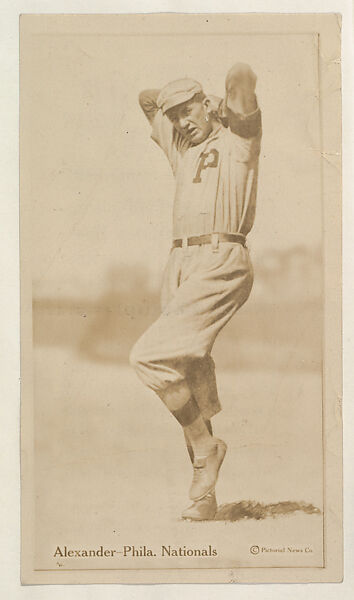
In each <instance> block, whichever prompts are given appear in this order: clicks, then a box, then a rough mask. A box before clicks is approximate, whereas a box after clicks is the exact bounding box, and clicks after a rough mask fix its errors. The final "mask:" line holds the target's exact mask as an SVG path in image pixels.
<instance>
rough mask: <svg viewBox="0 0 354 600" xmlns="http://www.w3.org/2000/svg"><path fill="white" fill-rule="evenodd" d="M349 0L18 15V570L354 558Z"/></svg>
mask: <svg viewBox="0 0 354 600" xmlns="http://www.w3.org/2000/svg"><path fill="white" fill-rule="evenodd" d="M340 34H341V20H340V15H336V14H317V15H314V14H308V15H296V14H293V15H287V14H283V15H273V14H268V15H265V14H263V15H262V14H247V15H243V14H238V15H235V14H224V15H211V14H204V15H202V14H201V15H186V14H150V15H138V14H137V15H99V14H97V15H39V14H38V15H30V14H29V15H22V16H21V19H20V182H21V193H20V242H21V381H22V393H21V437H22V443H21V456H22V460H21V483H22V485H21V487H22V491H21V494H22V559H21V562H22V567H21V569H22V582H23V583H56V584H58V583H115V582H117V583H184V582H185V583H187V582H193V583H197V582H198V583H237V582H240V583H265V582H277V583H281V582H315V581H328V582H335V581H341V579H342V515H341V494H342V476H341V412H340V408H341V406H340V400H338V398H340V396H341V325H340V319H341V314H340V303H341V277H340V264H341V180H340V169H341V113H340V110H341V90H340V86H341V66H340Z"/></svg>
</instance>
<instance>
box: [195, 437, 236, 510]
mask: <svg viewBox="0 0 354 600" xmlns="http://www.w3.org/2000/svg"><path fill="white" fill-rule="evenodd" d="M215 441H216V446H215V448H213V450H212V451H211V452H210V454H208V456H205V457H204V456H203V457H201V458H196V459H195V461H194V464H193V471H194V474H193V481H192V485H191V487H190V490H189V497H190V499H191V500H194V501H196V500H200V499H201V498H204V496H206V495H207V494H209V492H212V491H213V490H214V488H215V484H216V481H217V478H218V473H219V469H220V467H221V464H222V461H223V460H224V456H225V453H226V449H227V446H226V444H225V442H223V441H222V440H215Z"/></svg>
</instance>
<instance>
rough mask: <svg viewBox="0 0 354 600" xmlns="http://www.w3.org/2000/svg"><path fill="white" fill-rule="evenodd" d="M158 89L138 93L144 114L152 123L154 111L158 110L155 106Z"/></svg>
mask: <svg viewBox="0 0 354 600" xmlns="http://www.w3.org/2000/svg"><path fill="white" fill-rule="evenodd" d="M159 93H160V90H143V91H142V92H140V94H139V104H140V107H141V108H142V110H143V111H144V115H145V116H146V118H147V119H148V121H149V123H152V122H153V120H154V117H155V115H156V113H157V112H158V110H159V107H158V106H157V98H158V95H159Z"/></svg>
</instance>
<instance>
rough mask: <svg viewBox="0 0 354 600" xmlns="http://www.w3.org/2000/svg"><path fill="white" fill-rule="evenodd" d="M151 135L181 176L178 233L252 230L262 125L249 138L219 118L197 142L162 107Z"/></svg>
mask: <svg viewBox="0 0 354 600" xmlns="http://www.w3.org/2000/svg"><path fill="white" fill-rule="evenodd" d="M258 112H259V109H257V111H255V113H252V115H250V116H249V117H250V118H254V116H255V115H256V113H258ZM151 136H152V138H153V139H154V140H155V141H156V142H157V143H158V144H159V146H160V147H161V148H162V150H163V151H164V152H165V154H166V156H167V158H168V160H169V162H170V165H171V167H172V171H173V173H174V176H175V178H176V193H175V200H174V209H173V237H174V238H175V239H176V238H181V237H185V236H193V235H202V234H204V233H212V232H219V233H221V232H223V233H243V234H244V235H247V234H248V233H249V231H250V230H251V228H252V225H253V221H254V216H255V209H256V194H257V175H258V157H259V151H260V140H261V128H259V132H258V134H257V135H256V136H255V137H251V138H244V137H241V136H239V135H237V134H236V133H233V132H232V131H231V130H230V129H229V128H226V127H224V126H223V125H222V124H221V123H220V124H219V125H218V126H217V127H216V128H215V129H214V130H213V131H212V132H211V134H210V135H209V137H208V138H207V139H206V140H204V142H202V143H201V144H198V145H196V146H193V145H191V144H190V142H188V141H186V140H185V139H184V138H183V137H182V135H181V134H179V133H178V132H177V131H176V129H175V128H174V127H173V124H172V122H171V121H170V120H169V118H168V117H167V116H166V115H163V113H162V111H161V110H159V111H158V112H157V113H156V115H155V117H154V119H153V122H152V134H151Z"/></svg>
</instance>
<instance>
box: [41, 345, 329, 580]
mask: <svg viewBox="0 0 354 600" xmlns="http://www.w3.org/2000/svg"><path fill="white" fill-rule="evenodd" d="M217 376H218V386H219V392H220V399H221V402H222V405H223V410H222V412H220V413H219V414H218V415H217V416H216V417H215V418H214V419H213V423H214V429H215V432H216V434H217V435H218V436H219V437H221V438H222V439H224V440H225V441H226V442H227V444H228V452H227V455H226V458H225V461H224V464H223V466H222V469H221V472H220V478H219V482H218V485H217V499H218V504H219V510H218V513H217V515H216V519H215V520H214V521H211V522H200V523H192V522H186V521H183V520H182V519H181V518H180V514H181V511H182V509H183V508H185V506H187V505H188V504H189V500H188V488H189V485H190V481H191V477H192V469H191V466H190V463H189V458H188V455H187V451H186V449H185V446H184V439H183V434H182V431H181V430H180V428H179V426H178V424H177V423H176V421H175V420H174V418H173V417H172V416H171V415H170V414H169V412H168V411H167V410H166V408H165V407H164V406H163V405H162V403H161V401H160V400H159V399H158V398H157V397H156V396H155V395H154V394H153V393H152V392H151V391H149V390H146V389H145V388H144V387H143V386H142V384H141V383H140V381H139V380H138V379H137V377H136V375H135V374H134V373H133V372H132V370H131V369H130V367H129V366H128V365H118V366H116V365H114V364H112V363H102V362H101V363H95V362H93V361H89V360H87V359H85V358H84V357H82V356H80V355H79V354H78V353H77V352H76V351H75V349H69V350H68V349H65V348H64V347H50V348H49V347H44V346H40V347H37V348H36V352H35V378H34V395H35V492H36V502H35V506H36V539H35V547H36V567H37V568H54V567H58V568H60V566H62V567H70V568H100V567H102V565H103V564H104V567H105V568H110V569H115V568H128V569H129V568H143V569H144V568H156V567H157V566H160V567H161V564H162V566H163V567H164V568H177V567H180V566H183V567H186V566H187V567H188V568H201V567H205V568H209V567H214V568H226V567H227V568H229V567H230V568H232V567H241V566H242V567H254V566H259V567H265V566H277V567H286V566H303V567H310V566H321V565H322V528H323V522H322V511H323V506H322V501H323V500H322V435H321V422H322V417H321V377H320V374H316V373H314V372H312V373H308V372H305V373H301V372H296V373H291V372H289V373H286V372H284V371H282V372H278V371H276V370H274V371H270V370H265V371H254V370H252V371H240V372H234V371H230V370H229V371H226V370H223V371H217ZM101 545H102V546H103V547H104V549H115V550H116V553H115V554H114V556H112V557H95V558H92V557H91V558H82V557H65V556H64V557H63V556H61V553H63V548H64V546H66V547H67V549H97V548H99V547H100V546H101ZM58 546H59V547H60V549H61V550H60V552H59V553H58V552H57V554H56V556H54V554H55V552H56V549H57V547H58ZM124 546H130V547H131V548H132V547H133V546H134V547H135V552H138V553H139V552H140V553H142V554H141V555H139V556H135V557H134V556H132V555H131V554H132V552H133V550H131V551H128V550H126V553H127V554H126V556H124ZM163 546H165V548H169V547H170V550H169V552H170V551H171V549H175V550H176V552H177V553H180V552H182V553H183V551H184V550H185V551H187V550H189V549H191V550H193V552H194V551H195V550H203V549H204V550H205V551H206V552H208V553H210V552H211V551H212V550H215V551H216V555H213V556H209V555H208V556H199V555H198V556H194V555H193V556H183V555H182V556H179V555H177V556H168V555H166V551H165V550H164V551H163V550H162V547H163ZM144 547H145V549H144ZM179 548H181V549H182V550H181V551H180V550H179ZM251 548H252V550H251ZM257 548H258V549H257ZM148 549H150V550H151V552H152V556H144V553H145V554H146V553H147V550H148ZM162 552H164V556H162ZM154 555H156V556H154Z"/></svg>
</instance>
